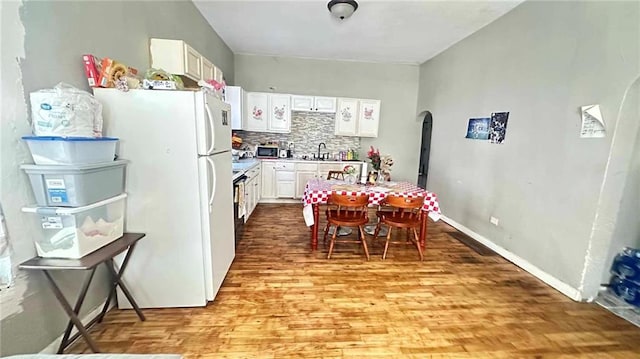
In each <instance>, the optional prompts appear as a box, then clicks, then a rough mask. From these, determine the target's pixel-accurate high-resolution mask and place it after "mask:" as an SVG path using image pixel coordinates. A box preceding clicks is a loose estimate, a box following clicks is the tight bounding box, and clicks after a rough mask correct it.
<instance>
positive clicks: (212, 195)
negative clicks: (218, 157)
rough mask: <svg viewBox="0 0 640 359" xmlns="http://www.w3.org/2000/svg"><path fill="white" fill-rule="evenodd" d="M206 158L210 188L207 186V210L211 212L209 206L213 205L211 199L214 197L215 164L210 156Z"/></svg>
mask: <svg viewBox="0 0 640 359" xmlns="http://www.w3.org/2000/svg"><path fill="white" fill-rule="evenodd" d="M206 158H207V162H208V163H209V165H210V166H211V188H209V212H211V206H213V200H214V198H215V197H216V181H217V179H216V177H217V176H216V165H215V163H214V162H213V160H212V159H211V158H209V157H206Z"/></svg>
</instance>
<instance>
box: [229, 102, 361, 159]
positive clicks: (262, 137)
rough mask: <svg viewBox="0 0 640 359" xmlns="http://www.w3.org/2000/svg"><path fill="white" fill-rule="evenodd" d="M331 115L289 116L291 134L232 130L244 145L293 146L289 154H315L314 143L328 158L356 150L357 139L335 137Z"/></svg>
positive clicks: (358, 140)
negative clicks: (287, 144) (340, 152)
mask: <svg viewBox="0 0 640 359" xmlns="http://www.w3.org/2000/svg"><path fill="white" fill-rule="evenodd" d="M334 131H335V114H333V113H317V112H297V111H294V112H292V113H291V133H266V132H252V131H233V132H234V133H236V134H237V135H238V136H240V137H241V138H242V140H243V142H244V143H248V144H250V145H252V146H254V145H257V144H259V143H265V142H269V141H287V142H289V143H293V155H294V156H295V157H300V156H302V155H311V154H313V153H318V144H320V142H324V143H325V144H326V145H327V149H326V150H325V149H324V148H323V149H322V150H321V152H322V153H325V152H329V153H330V154H331V155H333V154H334V153H337V152H339V151H346V150H348V149H354V150H356V151H358V150H359V149H360V137H351V136H336V135H334Z"/></svg>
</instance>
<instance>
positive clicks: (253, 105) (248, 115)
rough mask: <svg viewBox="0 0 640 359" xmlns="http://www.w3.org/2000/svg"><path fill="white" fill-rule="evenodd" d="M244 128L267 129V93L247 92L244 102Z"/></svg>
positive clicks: (264, 130) (259, 130) (248, 129)
mask: <svg viewBox="0 0 640 359" xmlns="http://www.w3.org/2000/svg"><path fill="white" fill-rule="evenodd" d="M244 108H245V111H244V113H245V116H244V119H245V120H246V121H245V123H244V129H245V130H247V131H258V132H266V131H267V122H268V121H269V94H268V93H261V92H247V101H246V104H245V107H244Z"/></svg>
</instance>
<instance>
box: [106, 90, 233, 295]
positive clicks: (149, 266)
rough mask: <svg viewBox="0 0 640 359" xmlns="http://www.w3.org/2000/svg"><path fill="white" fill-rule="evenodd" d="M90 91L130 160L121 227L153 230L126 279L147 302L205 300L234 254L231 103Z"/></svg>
mask: <svg viewBox="0 0 640 359" xmlns="http://www.w3.org/2000/svg"><path fill="white" fill-rule="evenodd" d="M94 93H95V98H96V99H97V100H98V101H100V102H101V103H102V106H103V118H104V128H105V132H106V133H108V134H110V135H113V136H114V137H118V138H119V139H120V143H119V151H118V155H119V156H120V157H122V158H126V159H128V160H129V161H131V162H130V165H129V166H128V167H127V170H126V189H127V193H128V194H129V197H128V199H127V215H126V223H125V230H126V231H127V232H143V233H146V234H147V236H146V237H145V238H143V239H142V240H140V241H139V242H138V244H137V246H136V247H135V249H134V252H133V254H132V255H131V259H130V260H129V263H128V265H127V267H126V270H125V271H124V276H123V279H124V282H125V283H126V285H127V287H128V288H129V290H130V291H131V294H132V295H133V297H134V298H135V299H136V301H137V302H138V304H139V305H140V307H143V308H164V307H192V306H204V305H206V304H207V301H211V300H213V299H214V298H215V296H216V293H217V292H218V290H219V289H220V286H221V285H222V281H223V280H224V278H225V275H226V274H227V271H228V270H229V267H230V266H231V262H232V261H233V258H234V256H235V241H234V228H233V223H234V221H233V182H232V167H231V123H230V119H231V117H230V113H229V112H230V108H229V105H228V104H226V103H224V102H222V101H220V100H218V99H216V98H215V97H212V96H210V95H207V94H205V93H203V92H195V91H161V90H156V91H153V90H130V91H128V92H122V91H118V90H116V89H101V88H96V89H94ZM120 260H121V259H120ZM116 264H119V263H116ZM123 299H124V297H123V295H122V293H121V292H118V305H119V306H120V308H128V307H127V305H129V302H128V301H126V300H123Z"/></svg>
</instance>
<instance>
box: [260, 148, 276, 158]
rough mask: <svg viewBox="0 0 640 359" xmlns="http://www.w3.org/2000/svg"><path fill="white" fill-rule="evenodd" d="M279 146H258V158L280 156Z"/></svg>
mask: <svg viewBox="0 0 640 359" xmlns="http://www.w3.org/2000/svg"><path fill="white" fill-rule="evenodd" d="M278 150H279V148H278V146H262V145H258V146H256V157H258V158H278Z"/></svg>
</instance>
